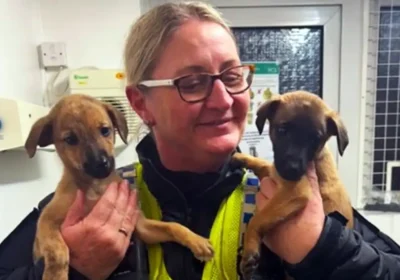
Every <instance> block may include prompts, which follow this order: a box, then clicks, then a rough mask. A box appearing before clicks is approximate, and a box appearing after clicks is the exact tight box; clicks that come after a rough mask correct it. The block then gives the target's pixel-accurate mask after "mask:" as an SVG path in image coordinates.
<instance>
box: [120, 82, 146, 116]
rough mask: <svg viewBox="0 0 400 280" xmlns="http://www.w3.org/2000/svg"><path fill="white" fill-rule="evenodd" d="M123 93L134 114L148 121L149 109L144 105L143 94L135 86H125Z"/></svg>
mask: <svg viewBox="0 0 400 280" xmlns="http://www.w3.org/2000/svg"><path fill="white" fill-rule="evenodd" d="M125 94H126V97H127V98H128V100H129V103H130V104H131V107H132V109H133V110H134V111H135V112H136V114H138V115H139V116H140V118H141V119H142V120H144V121H146V120H147V121H149V110H148V108H147V106H146V100H145V96H144V94H143V93H142V92H141V91H140V90H139V89H138V88H137V87H136V86H127V87H126V88H125Z"/></svg>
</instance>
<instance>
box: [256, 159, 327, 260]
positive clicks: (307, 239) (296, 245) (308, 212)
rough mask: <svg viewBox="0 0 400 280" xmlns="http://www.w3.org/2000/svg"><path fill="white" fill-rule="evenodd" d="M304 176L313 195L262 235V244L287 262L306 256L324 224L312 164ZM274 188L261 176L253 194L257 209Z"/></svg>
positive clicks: (273, 191) (269, 181) (271, 182)
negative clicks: (266, 233)
mask: <svg viewBox="0 0 400 280" xmlns="http://www.w3.org/2000/svg"><path fill="white" fill-rule="evenodd" d="M307 177H308V180H309V181H310V185H311V188H312V190H313V196H312V198H311V199H310V201H309V203H308V204H307V206H306V208H305V209H304V210H303V211H302V212H300V213H299V214H298V215H296V216H295V217H293V218H291V219H290V220H288V221H286V222H284V223H283V224H281V225H279V226H278V227H277V228H276V229H274V230H273V231H271V233H269V234H268V235H267V236H266V237H265V238H264V244H265V245H266V246H268V248H270V250H271V251H272V252H274V253H275V254H277V255H278V256H279V257H280V258H282V259H283V260H285V261H286V262H288V263H291V264H296V263H299V262H301V261H302V260H303V259H304V258H305V257H306V256H307V254H308V253H309V252H310V251H311V249H312V248H313V247H314V246H315V245H316V243H317V241H318V239H319V237H320V235H321V232H322V229H323V226H324V220H325V214H324V210H323V204H322V199H321V194H320V192H319V186H318V179H317V175H316V173H315V166H314V164H312V165H311V166H310V167H309V168H308V170H307ZM275 191H276V184H275V183H274V182H273V181H272V180H271V179H270V178H264V179H263V180H262V181H261V186H260V192H259V193H258V194H257V195H256V205H257V208H258V209H261V208H262V207H263V206H264V205H265V204H266V203H267V201H268V199H270V198H272V197H273V195H274V193H275Z"/></svg>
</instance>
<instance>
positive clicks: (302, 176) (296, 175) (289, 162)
mask: <svg viewBox="0 0 400 280" xmlns="http://www.w3.org/2000/svg"><path fill="white" fill-rule="evenodd" d="M266 121H268V122H269V125H270V126H269V127H270V128H269V132H270V133H269V135H270V139H271V142H272V146H273V152H274V163H273V164H272V163H270V162H267V161H265V160H262V159H260V158H255V157H252V156H250V155H245V154H242V153H235V154H234V155H233V158H232V160H233V161H234V162H235V163H236V164H240V165H242V166H244V167H247V168H249V169H251V170H252V171H253V172H254V173H255V174H256V176H257V177H258V178H259V179H260V180H261V179H262V178H264V177H271V178H272V179H273V180H274V181H275V182H276V184H277V187H278V191H277V193H276V194H275V195H274V197H273V198H271V199H270V200H269V202H268V204H267V205H266V206H265V207H264V208H263V209H258V212H256V213H255V214H254V216H253V217H252V219H250V222H249V224H248V227H247V229H246V233H245V237H244V251H243V258H242V261H241V264H240V270H241V272H242V275H243V277H244V279H251V276H252V274H253V272H254V271H255V269H256V268H257V266H258V260H259V246H260V244H261V240H262V238H263V236H264V235H265V234H266V233H267V232H268V231H270V230H271V229H273V228H274V227H276V226H277V225H279V224H280V223H282V222H284V221H285V220H287V219H288V218H290V217H292V216H293V215H295V214H297V213H299V212H300V211H301V210H302V209H303V208H304V207H305V206H306V205H307V203H308V201H309V199H310V198H311V196H312V190H311V187H310V184H309V182H308V179H307V177H306V172H307V167H308V166H309V164H310V163H311V162H314V163H315V168H316V173H317V177H318V183H319V187H320V192H321V197H322V200H323V204H324V211H325V213H326V214H329V213H331V212H334V211H338V212H339V213H341V214H342V215H343V216H344V217H345V218H347V220H348V223H347V226H348V227H350V228H351V227H352V226H353V211H352V206H351V203H350V199H349V196H348V194H347V191H346V189H345V188H344V186H343V184H342V183H341V181H340V178H339V176H338V174H337V170H336V166H335V162H334V159H333V157H332V155H331V153H330V152H329V150H328V148H327V147H326V142H327V141H328V140H329V139H330V138H331V137H332V136H334V137H336V139H337V144H338V150H339V154H340V155H341V156H342V155H343V153H344V151H345V149H346V147H347V146H348V143H349V139H348V135H347V131H346V128H345V126H344V124H343V122H342V121H341V119H340V117H339V115H338V114H337V113H336V112H334V111H333V110H331V109H330V108H329V107H328V106H327V104H326V103H325V102H324V101H323V100H322V99H321V98H320V97H318V96H317V95H315V94H312V93H309V92H304V91H296V92H290V93H286V94H283V95H279V96H276V97H273V98H272V99H271V100H269V101H268V102H266V103H264V104H263V105H262V106H261V107H260V108H259V109H258V112H257V119H256V126H257V129H258V131H259V133H260V134H261V133H262V132H263V130H264V126H265V123H266Z"/></svg>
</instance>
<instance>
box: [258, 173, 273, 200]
mask: <svg viewBox="0 0 400 280" xmlns="http://www.w3.org/2000/svg"><path fill="white" fill-rule="evenodd" d="M260 192H261V193H262V194H263V196H265V198H266V199H271V198H272V197H273V196H274V194H275V192H276V183H275V182H274V181H273V180H272V179H271V178H270V177H265V178H263V179H262V180H261V183H260Z"/></svg>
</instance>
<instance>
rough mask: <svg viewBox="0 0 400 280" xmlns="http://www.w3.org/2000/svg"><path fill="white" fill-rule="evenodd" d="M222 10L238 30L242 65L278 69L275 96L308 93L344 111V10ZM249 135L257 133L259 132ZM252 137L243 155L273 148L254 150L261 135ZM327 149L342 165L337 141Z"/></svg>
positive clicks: (223, 8)
mask: <svg viewBox="0 0 400 280" xmlns="http://www.w3.org/2000/svg"><path fill="white" fill-rule="evenodd" d="M219 10H220V11H221V12H222V14H223V16H224V17H225V18H226V19H227V20H228V21H229V22H230V23H231V26H232V27H233V31H234V35H235V37H236V40H237V44H238V46H239V52H240V57H241V60H242V61H244V62H261V63H271V64H264V66H265V65H266V66H267V67H268V65H270V70H271V71H272V72H274V69H273V66H271V65H273V63H277V65H278V71H277V73H278V75H276V79H277V81H276V82H277V83H278V87H277V89H276V90H274V89H272V93H284V92H287V91H292V90H299V89H302V90H307V91H310V92H313V93H315V94H317V95H319V96H321V97H322V98H323V99H324V100H325V101H326V102H327V103H328V104H329V105H330V106H331V108H332V109H334V110H336V111H338V110H339V79H340V76H339V74H340V73H339V66H340V65H339V63H340V46H341V44H340V34H341V32H340V31H341V30H340V28H341V12H340V6H315V7H313V6H302V7H301V6H296V7H294V6H293V7H292V6H285V7H283V6H282V7H270V6H269V7H220V8H219ZM271 77H272V76H271ZM269 82H270V83H271V81H269ZM256 83H260V81H256ZM267 83H268V82H267ZM272 83H273V81H272ZM253 87H255V88H253ZM253 87H252V89H253V91H257V90H258V91H262V90H265V89H262V87H261V85H259V84H258V85H255V86H253ZM258 88H259V89H258ZM271 88H273V85H272V86H271ZM267 90H270V88H268V89H267ZM274 91H278V92H274ZM253 94H254V93H253ZM255 94H256V93H255ZM251 105H253V104H251ZM253 106H254V105H253ZM253 112H254V111H253ZM253 117H254V116H253ZM253 120H254V119H253ZM250 127H251V125H250ZM249 129H250V130H251V129H253V130H254V126H253V128H248V129H247V131H248V130H249ZM267 130H268V129H267ZM248 132H249V131H248ZM267 133H268V132H267ZM248 135H250V136H249V137H247V139H246V137H244V140H243V141H242V143H241V145H240V148H241V149H242V150H243V151H244V152H248V153H250V154H255V155H258V154H259V153H257V151H255V149H256V148H255V147H254V146H260V148H261V149H262V146H263V145H264V146H265V145H268V144H269V145H270V142H269V138H268V137H263V138H264V139H262V141H263V142H262V143H258V144H257V145H253V146H252V144H251V143H252V142H253V143H256V142H260V141H259V140H258V141H257V140H254V139H256V138H257V136H258V135H257V136H256V133H255V132H254V131H252V133H250V134H248ZM250 138H251V139H250ZM258 139H260V137H259V136H258ZM249 143H250V144H249ZM328 145H329V146H330V149H331V151H332V152H333V153H334V156H335V159H336V163H337V161H338V152H337V146H336V145H337V144H336V139H334V138H332V139H331V140H330V141H329V143H328ZM257 148H258V147H257ZM264 157H267V158H268V159H271V157H272V151H270V152H269V153H267V156H265V151H264Z"/></svg>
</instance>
